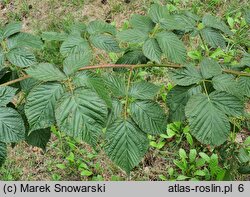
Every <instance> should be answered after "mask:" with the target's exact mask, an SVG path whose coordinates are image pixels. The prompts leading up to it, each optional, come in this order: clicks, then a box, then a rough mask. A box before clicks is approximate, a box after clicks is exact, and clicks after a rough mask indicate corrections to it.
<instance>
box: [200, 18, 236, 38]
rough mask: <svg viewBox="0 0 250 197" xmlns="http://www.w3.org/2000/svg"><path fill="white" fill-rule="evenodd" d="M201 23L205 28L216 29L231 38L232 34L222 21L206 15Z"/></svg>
mask: <svg viewBox="0 0 250 197" xmlns="http://www.w3.org/2000/svg"><path fill="white" fill-rule="evenodd" d="M202 23H203V24H204V25H205V26H207V27H212V28H215V29H218V30H220V31H222V32H223V33H225V34H228V35H229V36H231V35H232V34H233V32H231V31H230V29H229V28H228V26H227V25H226V24H225V23H224V22H223V21H221V20H220V19H218V18H216V17H214V16H212V15H210V14H206V15H205V16H204V17H203V19H202Z"/></svg>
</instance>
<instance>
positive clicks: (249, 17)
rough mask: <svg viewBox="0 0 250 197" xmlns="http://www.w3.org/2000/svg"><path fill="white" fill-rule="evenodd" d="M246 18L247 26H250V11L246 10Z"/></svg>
mask: <svg viewBox="0 0 250 197" xmlns="http://www.w3.org/2000/svg"><path fill="white" fill-rule="evenodd" d="M244 18H245V20H246V22H247V24H248V25H250V9H248V10H245V13H244Z"/></svg>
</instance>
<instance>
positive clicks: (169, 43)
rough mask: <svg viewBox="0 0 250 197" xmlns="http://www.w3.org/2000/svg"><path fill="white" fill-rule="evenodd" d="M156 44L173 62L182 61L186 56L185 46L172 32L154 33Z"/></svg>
mask: <svg viewBox="0 0 250 197" xmlns="http://www.w3.org/2000/svg"><path fill="white" fill-rule="evenodd" d="M156 39H157V41H158V44H159V46H160V48H161V50H162V52H163V53H164V55H165V56H166V57H167V58H168V59H169V61H172V62H175V63H184V62H185V61H186V58H187V53H186V48H185V46H184V44H183V42H182V41H181V40H179V38H178V37H177V36H176V35H175V34H174V33H172V32H166V31H162V32H160V33H158V34H156Z"/></svg>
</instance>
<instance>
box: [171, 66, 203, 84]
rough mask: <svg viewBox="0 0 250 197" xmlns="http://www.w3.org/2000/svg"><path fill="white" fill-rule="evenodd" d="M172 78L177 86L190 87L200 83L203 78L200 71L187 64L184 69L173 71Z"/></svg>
mask: <svg viewBox="0 0 250 197" xmlns="http://www.w3.org/2000/svg"><path fill="white" fill-rule="evenodd" d="M170 78H171V79H172V80H173V82H174V83H175V84H177V85H181V86H189V85H192V84H196V83H199V82H200V81H201V80H202V79H203V77H202V75H201V73H200V72H199V70H198V69H197V68H196V67H195V66H194V65H192V64H187V65H185V66H184V67H183V68H180V69H176V70H172V71H171V72H170Z"/></svg>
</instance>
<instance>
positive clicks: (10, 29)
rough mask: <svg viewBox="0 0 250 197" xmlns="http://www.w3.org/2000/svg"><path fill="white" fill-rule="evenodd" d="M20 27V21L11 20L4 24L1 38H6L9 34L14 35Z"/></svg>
mask: <svg viewBox="0 0 250 197" xmlns="http://www.w3.org/2000/svg"><path fill="white" fill-rule="evenodd" d="M21 29H22V23H21V22H12V23H9V24H8V25H6V26H5V28H4V29H3V33H2V34H3V38H8V37H9V36H11V35H14V34H16V33H18V32H20V31H21Z"/></svg>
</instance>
